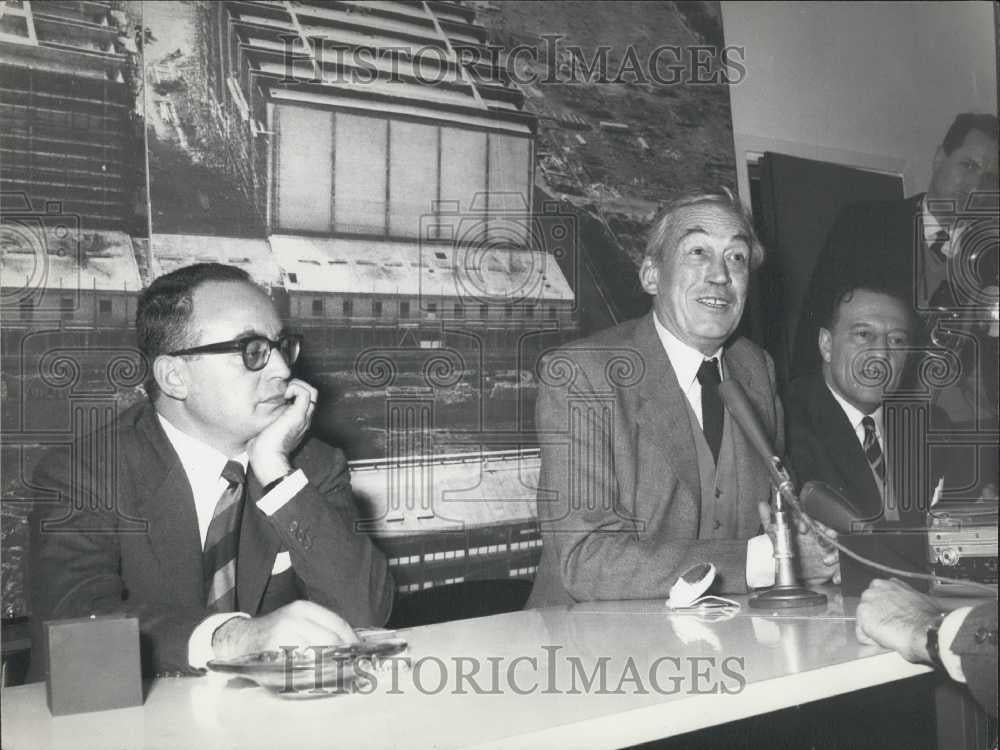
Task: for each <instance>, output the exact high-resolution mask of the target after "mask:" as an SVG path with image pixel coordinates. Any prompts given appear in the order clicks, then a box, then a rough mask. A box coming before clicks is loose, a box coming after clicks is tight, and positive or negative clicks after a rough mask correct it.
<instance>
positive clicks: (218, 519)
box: [202, 461, 245, 612]
mask: <svg viewBox="0 0 1000 750" xmlns="http://www.w3.org/2000/svg"><path fill="white" fill-rule="evenodd" d="M222 478H223V479H225V480H226V481H227V482H229V486H228V487H226V489H225V490H224V491H223V493H222V496H221V497H220V498H219V502H217V503H216V504H215V513H214V514H213V515H212V522H211V523H210V524H209V525H208V534H207V535H206V537H205V552H204V555H203V558H202V560H203V570H204V573H205V591H206V592H207V600H206V605H207V606H208V608H209V609H210V610H212V611H213V612H233V611H235V610H236V554H237V552H238V551H239V543H240V519H241V518H242V516H243V490H244V485H245V481H244V480H245V475H244V471H243V466H242V464H240V463H239V462H238V461H229V462H228V463H227V464H226V466H225V468H224V469H223V470H222Z"/></svg>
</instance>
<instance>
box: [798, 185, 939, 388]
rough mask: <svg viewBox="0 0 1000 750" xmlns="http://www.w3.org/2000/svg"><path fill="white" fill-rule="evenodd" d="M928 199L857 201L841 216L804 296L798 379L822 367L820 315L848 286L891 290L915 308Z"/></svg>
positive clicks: (830, 234)
mask: <svg viewBox="0 0 1000 750" xmlns="http://www.w3.org/2000/svg"><path fill="white" fill-rule="evenodd" d="M923 197H924V196H923V194H920V195H914V196H912V197H910V198H906V199H905V200H900V201H866V202H864V203H855V204H852V205H849V206H847V207H845V208H844V209H843V210H842V211H841V212H840V214H838V216H837V219H836V221H835V222H834V225H833V228H832V229H831V230H830V233H829V235H827V240H826V245H825V246H824V248H823V251H822V252H821V253H820V256H819V258H817V260H816V267H815V268H814V269H813V273H812V277H811V279H810V282H809V288H808V291H807V293H806V295H805V297H804V298H803V299H804V300H805V301H806V303H805V304H803V306H802V314H801V315H800V318H799V324H798V328H797V329H796V334H795V349H794V357H793V359H792V363H791V365H792V366H791V376H792V377H793V378H795V377H797V376H800V375H805V374H808V373H811V372H815V371H817V370H818V369H819V365H820V362H819V351H818V349H817V346H816V339H817V336H818V334H819V328H820V320H819V317H820V315H821V311H822V310H825V309H827V308H828V306H829V303H830V301H831V300H832V299H833V296H834V294H836V292H837V291H838V289H841V288H843V285H844V284H851V285H853V284H857V283H860V284H861V285H864V284H865V283H867V284H869V285H877V286H880V287H884V288H888V289H892V290H895V291H897V292H898V293H899V294H901V295H903V299H910V300H913V302H914V304H916V302H917V299H918V298H917V297H916V296H915V295H917V294H918V293H919V292H920V291H921V290H920V288H919V284H915V282H914V279H915V273H917V272H918V271H920V270H921V268H922V265H921V264H922V263H923V253H924V252H925V250H924V239H923V237H924V229H923V226H924V225H923V220H922V219H921V212H920V202H921V201H922V200H923ZM930 291H932V292H933V291H934V290H930ZM913 309H916V307H914V308H913Z"/></svg>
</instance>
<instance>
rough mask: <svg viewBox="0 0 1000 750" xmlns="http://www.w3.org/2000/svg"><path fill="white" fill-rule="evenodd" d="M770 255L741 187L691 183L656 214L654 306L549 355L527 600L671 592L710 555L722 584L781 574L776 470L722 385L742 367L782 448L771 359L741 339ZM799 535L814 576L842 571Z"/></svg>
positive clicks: (651, 268)
mask: <svg viewBox="0 0 1000 750" xmlns="http://www.w3.org/2000/svg"><path fill="white" fill-rule="evenodd" d="M762 259H763V247H762V246H761V245H760V243H759V242H758V241H757V239H756V237H755V235H754V232H753V229H752V227H751V225H750V223H749V221H748V220H747V218H746V215H745V213H744V212H743V210H742V207H741V206H740V205H739V203H738V201H736V200H735V199H734V198H733V197H732V196H731V195H729V194H714V193H708V194H705V193H693V194H688V195H685V196H682V197H681V198H679V199H677V200H676V201H674V202H672V203H671V204H670V205H669V206H668V207H667V208H666V209H665V210H664V212H663V215H662V217H661V218H660V219H659V220H658V221H657V222H656V223H655V225H654V227H653V230H652V232H651V233H650V237H649V241H648V243H647V247H646V257H645V259H644V260H643V263H642V267H641V270H640V279H641V282H642V285H643V288H644V289H645V290H646V291H647V292H648V293H649V294H651V295H653V310H652V311H651V312H650V313H649V314H648V315H646V316H644V317H642V318H640V319H638V320H633V321H629V322H627V323H624V324H622V325H619V326H617V327H615V328H612V329H610V330H608V331H604V332H602V333H600V334H598V335H596V336H593V337H591V338H589V339H585V340H583V341H580V342H577V343H575V344H570V345H569V346H566V347H563V348H561V349H559V350H557V351H556V352H555V353H554V354H553V355H551V356H549V357H548V358H547V359H546V360H544V361H543V363H542V366H541V369H540V373H539V378H540V383H541V384H540V388H539V394H538V400H537V405H536V413H537V418H536V424H537V426H538V431H539V440H540V442H541V446H542V448H541V450H542V465H541V472H540V477H539V493H538V515H539V520H540V523H541V526H542V530H543V535H544V544H543V547H542V559H541V562H540V563H539V569H538V575H537V578H536V580H535V585H534V589H533V591H532V595H531V598H530V599H529V602H528V605H529V606H534V607H539V606H546V605H553V604H565V603H571V602H573V601H586V600H595V599H639V598H651V597H666V596H667V595H668V593H669V591H670V588H671V586H672V585H673V584H674V583H675V582H676V580H677V579H678V577H679V576H680V575H681V573H683V572H684V571H685V570H686V569H687V568H688V567H690V566H691V565H693V564H695V563H699V562H707V563H713V564H714V565H715V567H716V569H717V571H718V579H717V580H718V584H719V585H718V587H717V590H721V591H727V592H743V591H746V590H747V589H748V587H751V586H766V585H770V584H771V583H772V582H773V577H774V566H773V561H772V551H773V550H772V546H771V541H770V539H769V538H768V536H767V535H758V536H755V535H756V533H757V530H758V528H759V527H760V524H761V520H762V514H761V508H760V506H759V504H760V503H766V501H767V500H768V497H769V493H770V480H769V476H768V470H767V467H766V466H765V464H764V462H763V460H762V459H761V458H760V457H759V456H758V455H757V454H756V453H755V452H754V450H753V449H752V447H751V446H750V444H749V443H748V442H747V440H746V438H745V437H744V435H743V434H742V432H741V431H740V429H739V428H738V426H737V425H736V424H735V423H734V422H733V421H732V419H731V418H730V417H729V416H728V415H727V414H726V412H725V410H724V409H723V407H722V403H721V399H720V396H719V392H718V384H719V382H720V380H721V379H728V378H733V379H735V380H738V381H739V382H740V383H741V384H742V385H743V387H744V389H745V390H746V392H747V394H748V396H749V398H750V400H751V401H752V402H753V405H754V406H755V407H756V409H757V412H758V416H759V418H760V420H761V422H762V423H763V425H764V428H765V429H766V431H767V433H768V435H769V437H770V439H771V440H772V441H773V443H774V445H775V450H776V451H778V452H779V453H780V452H781V450H782V438H783V422H782V413H781V405H780V402H779V401H778V397H777V394H776V392H775V377H774V368H773V363H772V362H771V359H770V357H769V356H768V355H767V354H766V353H765V352H764V351H762V350H761V349H759V348H757V347H756V346H754V345H753V344H752V343H750V342H749V341H747V340H745V339H736V340H730V338H731V336H732V334H733V332H734V331H735V330H736V327H737V325H738V324H739V321H740V317H741V315H742V313H743V306H744V303H745V301H746V294H747V284H748V282H749V278H750V269H751V267H755V266H756V265H758V264H759V263H760V262H761V261H762ZM765 509H766V506H765ZM800 547H801V548H802V550H803V552H805V553H806V554H804V556H803V559H804V561H805V567H806V573H807V575H809V576H810V577H814V578H820V579H822V578H829V577H831V576H832V575H833V572H834V571H835V569H836V557H835V556H834V555H832V554H829V553H827V552H825V551H824V550H823V549H822V548H821V546H820V543H819V541H818V540H816V539H815V538H813V537H806V538H805V540H804V543H803V544H801V545H800Z"/></svg>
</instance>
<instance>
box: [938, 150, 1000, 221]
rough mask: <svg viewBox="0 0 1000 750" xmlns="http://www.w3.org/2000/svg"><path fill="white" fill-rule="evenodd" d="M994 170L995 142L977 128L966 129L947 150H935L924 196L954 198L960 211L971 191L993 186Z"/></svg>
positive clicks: (956, 207) (940, 198)
mask: <svg viewBox="0 0 1000 750" xmlns="http://www.w3.org/2000/svg"><path fill="white" fill-rule="evenodd" d="M996 174H997V142H996V141H995V140H993V139H992V138H990V137H989V136H988V135H986V134H985V133H983V132H982V131H981V130H970V131H969V132H968V134H967V135H966V136H965V140H964V141H963V142H962V144H961V145H960V146H958V147H957V148H955V149H954V150H953V151H952V152H951V153H950V154H946V153H945V152H944V149H943V148H939V149H938V150H937V153H936V154H935V155H934V169H933V173H932V174H931V184H930V186H929V187H928V188H927V197H928V198H930V199H932V200H942V201H945V200H952V201H955V207H954V210H955V211H962V210H963V209H965V208H966V205H967V203H968V200H969V196H970V195H971V194H972V193H973V192H974V191H976V190H989V189H991V186H994V188H993V189H995V185H996V181H997V177H996Z"/></svg>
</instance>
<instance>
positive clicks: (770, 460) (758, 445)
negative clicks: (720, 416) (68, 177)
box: [719, 379, 826, 609]
mask: <svg viewBox="0 0 1000 750" xmlns="http://www.w3.org/2000/svg"><path fill="white" fill-rule="evenodd" d="M719 395H720V396H722V401H723V402H724V403H725V405H726V409H728V410H729V413H730V414H732V416H733V419H735V420H736V424H738V425H739V426H740V429H741V430H742V431H743V434H744V435H745V436H746V438H747V440H748V441H749V442H750V445H752V446H753V448H754V450H756V451H757V453H759V454H760V456H761V458H763V459H764V463H765V464H767V468H768V470H769V471H770V472H771V477H772V479H773V480H774V484H775V486H776V487H777V488H778V495H777V498H776V500H775V505H774V531H773V533H774V562H775V566H774V567H775V570H774V579H775V584H774V586H772V587H771V588H770V589H768V590H767V591H765V592H763V593H761V594H759V595H757V596H755V597H753V598H752V599H751V600H750V602H749V604H750V607H751V608H752V609H790V608H793V607H816V606H823V605H825V604H826V595H825V594H820V593H817V592H815V591H810V590H809V589H806V588H803V587H802V586H800V585H799V583H798V576H797V575H796V573H795V568H794V565H793V562H792V561H793V558H794V557H795V547H794V545H793V544H792V528H791V525H790V524H789V521H788V512H787V511H786V510H785V508H784V506H783V505H782V503H781V498H785V500H786V502H787V504H788V505H791V506H792V507H796V504H797V502H798V498H797V496H796V493H795V486H794V485H793V484H792V478H791V476H789V474H788V470H787V469H785V467H784V465H783V464H782V463H781V458H779V457H778V456H777V455H775V453H774V449H773V447H772V446H771V441H770V440H768V437H767V435H766V434H765V432H764V428H763V427H762V426H761V423H760V420H759V419H758V418H757V412H756V411H754V408H753V404H751V403H750V399H749V398H747V394H746V391H744V390H743V386H742V385H740V384H739V383H738V382H737V381H735V380H732V379H729V380H724V381H722V382H721V383H720V384H719Z"/></svg>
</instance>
